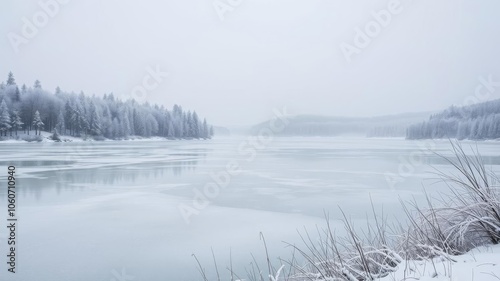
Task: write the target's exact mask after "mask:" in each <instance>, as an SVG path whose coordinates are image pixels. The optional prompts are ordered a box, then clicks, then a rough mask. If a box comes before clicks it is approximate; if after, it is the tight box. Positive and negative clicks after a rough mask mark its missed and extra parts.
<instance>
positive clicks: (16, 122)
mask: <svg viewBox="0 0 500 281" xmlns="http://www.w3.org/2000/svg"><path fill="white" fill-rule="evenodd" d="M11 119H12V123H11V126H12V129H13V130H14V131H15V132H16V136H17V131H19V130H20V129H21V128H22V126H23V125H24V123H23V121H22V120H21V116H19V112H18V111H17V110H14V111H13V113H12V118H11Z"/></svg>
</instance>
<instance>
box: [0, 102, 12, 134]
mask: <svg viewBox="0 0 500 281" xmlns="http://www.w3.org/2000/svg"><path fill="white" fill-rule="evenodd" d="M10 128H11V123H10V114H9V109H8V108H7V103H6V102H5V100H3V99H2V103H1V104H0V135H2V133H5V136H7V131H8V130H9V129H10Z"/></svg>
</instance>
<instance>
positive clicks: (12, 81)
mask: <svg viewBox="0 0 500 281" xmlns="http://www.w3.org/2000/svg"><path fill="white" fill-rule="evenodd" d="M13 85H16V79H14V74H12V71H11V72H9V76H8V77H7V86H13Z"/></svg>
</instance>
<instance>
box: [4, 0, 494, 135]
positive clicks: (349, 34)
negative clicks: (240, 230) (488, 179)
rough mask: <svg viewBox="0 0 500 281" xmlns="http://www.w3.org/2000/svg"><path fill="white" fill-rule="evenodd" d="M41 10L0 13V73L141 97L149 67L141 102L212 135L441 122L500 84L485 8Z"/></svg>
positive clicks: (407, 4)
mask: <svg viewBox="0 0 500 281" xmlns="http://www.w3.org/2000/svg"><path fill="white" fill-rule="evenodd" d="M40 3H42V4H40ZM40 3H39V2H38V1H23V2H22V3H21V2H19V1H14V0H6V1H2V4H0V7H1V9H0V17H1V18H2V23H3V24H2V25H1V26H0V33H1V34H3V35H4V36H3V37H2V38H3V39H2V40H1V41H0V49H1V50H2V52H1V53H0V60H1V61H2V64H1V65H0V74H2V75H5V76H6V75H7V73H8V72H9V71H12V72H13V73H14V74H15V76H16V79H17V81H18V82H19V83H26V84H27V85H28V86H31V85H32V83H33V82H34V81H35V80H36V79H39V80H40V81H41V82H42V86H43V88H44V89H48V90H50V91H53V89H55V88H56V87H57V86H59V87H61V89H63V90H64V91H68V92H69V91H74V92H76V93H78V92H80V91H83V92H85V94H87V95H93V94H95V95H98V96H100V95H103V94H105V93H108V94H109V93H114V94H115V96H117V97H121V98H123V99H129V98H136V99H137V96H138V93H139V92H137V86H138V85H139V86H141V85H142V84H143V83H144V80H145V77H148V75H150V72H151V70H152V69H153V70H156V71H159V72H161V73H164V74H165V75H164V76H162V77H161V79H159V80H152V81H153V82H151V83H150V84H154V87H149V89H147V91H145V92H144V93H145V94H144V93H143V92H140V93H141V94H140V98H141V99H140V100H141V101H148V102H150V103H158V104H162V105H165V106H167V107H169V108H170V107H172V106H173V105H174V104H182V105H183V107H185V108H188V109H196V110H197V112H199V113H200V114H201V115H203V116H206V117H207V119H208V120H211V122H212V123H213V124H215V125H221V126H240V125H253V124H256V123H258V122H262V121H264V120H266V119H268V118H269V117H270V116H272V112H273V109H274V108H283V107H286V108H287V109H288V111H289V112H291V113H292V114H315V115H328V116H350V117H353V116H356V117H366V116H377V115H390V114H398V113H406V112H420V111H435V110H441V109H444V108H446V107H448V106H450V105H452V104H461V103H462V102H463V100H464V99H465V98H467V97H468V96H470V95H471V94H473V93H474V91H475V89H476V87H477V85H478V84H479V83H480V82H479V80H478V79H479V78H480V77H488V75H492V77H493V79H499V78H495V77H498V74H499V72H500V69H499V68H500V59H499V58H500V57H499V56H498V50H500V38H499V37H498V36H496V35H497V33H498V30H500V20H499V19H498V15H497V12H496V11H498V10H499V9H500V3H498V2H497V1H493V0H482V1H474V2H470V1H451V0H446V1H439V2H436V1H408V0H401V1H379V0H377V1H368V0H358V1H320V0H311V1H296V0H275V1H263V0H260V1H258V0H256V1H224V0H221V1H163V2H159V1H142V2H141V3H140V4H139V3H137V2H136V1H130V0H124V1H104V2H103V1H96V0H90V1H65V2H63V1H59V2H56V1H55V0H54V1H48V0H46V1H41V2H40ZM54 3H55V4H54ZM391 5H392V7H391ZM391 9H392V10H391ZM387 11H389V17H387V16H386V15H387V14H384V12H387ZM43 13H45V14H46V15H48V16H46V17H45V18H44V16H43V15H41V14H43ZM384 16H385V17H384ZM45 19H46V20H45ZM373 22H376V23H377V25H378V29H377V25H373ZM30 25H32V26H31V27H34V29H35V31H34V30H30ZM370 25H372V26H370ZM367 28H368V30H371V31H369V32H371V35H373V36H368V37H366V30H367ZM370 28H371V29H370ZM31 29H33V28H31ZM359 30H361V31H362V33H365V37H366V38H364V39H368V42H366V40H365V42H363V44H362V46H361V45H359V44H358V45H356V43H360V42H362V41H363V40H361V39H360V38H362V37H363V35H360V34H359V33H358V31H359ZM23 32H24V33H23ZM13 34H15V35H13ZM26 35H28V36H26ZM16 36H17V37H16ZM20 38H21V39H20ZM362 39H363V38H362ZM356 40H358V41H359V42H358V41H356ZM365 43H366V44H365ZM346 46H351V47H352V48H354V49H352V48H351V49H348V50H350V51H351V53H350V55H346ZM360 46H361V47H360ZM349 48H350V47H349ZM353 50H354V51H355V52H354V53H352V51H353ZM167 73H168V75H167ZM495 81H496V80H495ZM497 96H498V94H497ZM492 98H494V97H492Z"/></svg>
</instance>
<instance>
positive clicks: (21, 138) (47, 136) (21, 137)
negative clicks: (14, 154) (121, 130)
mask: <svg viewBox="0 0 500 281" xmlns="http://www.w3.org/2000/svg"><path fill="white" fill-rule="evenodd" d="M40 137H41V141H36V138H37V135H35V133H34V132H31V134H29V135H28V134H26V133H24V132H18V134H17V136H16V135H13V136H10V135H9V136H8V137H7V139H4V140H0V141H1V142H2V143H18V142H27V139H31V140H32V141H34V142H55V141H54V140H52V133H50V132H43V131H42V133H41V135H40ZM3 138H5V137H3ZM59 138H60V139H61V141H62V142H87V141H95V140H94V139H93V138H91V137H89V138H82V137H73V136H67V135H59ZM139 140H140V141H159V140H167V139H166V138H162V137H150V138H144V137H140V136H130V137H129V138H128V139H126V141H139ZM104 141H115V140H111V139H104Z"/></svg>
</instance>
